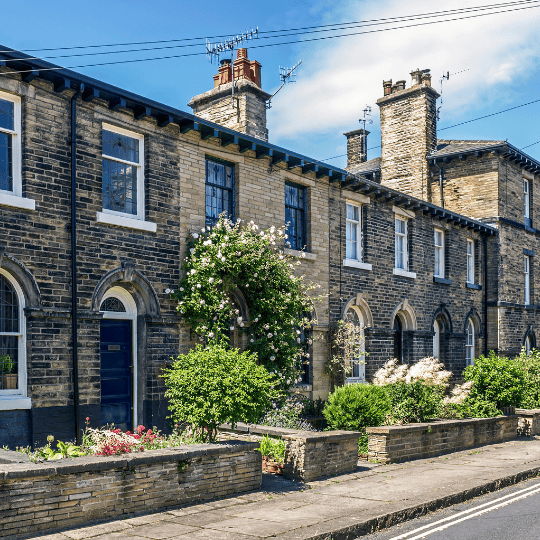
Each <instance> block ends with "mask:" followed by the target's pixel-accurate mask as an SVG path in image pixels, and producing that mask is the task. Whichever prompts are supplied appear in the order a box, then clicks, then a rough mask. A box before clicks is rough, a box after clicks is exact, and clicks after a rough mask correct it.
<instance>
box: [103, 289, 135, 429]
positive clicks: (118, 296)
mask: <svg viewBox="0 0 540 540" xmlns="http://www.w3.org/2000/svg"><path fill="white" fill-rule="evenodd" d="M100 311H101V312H102V313H103V319H102V320H101V321H100V379H101V409H100V411H101V412H100V424H101V425H106V424H114V425H115V427H117V428H121V429H123V430H128V429H133V428H134V427H135V423H136V419H137V380H136V377H137V345H136V344H137V340H136V336H137V306H136V304H135V301H134V300H133V297H132V296H131V295H130V294H129V293H128V292H127V291H126V290H125V289H124V288H122V287H118V286H116V287H112V288H110V289H109V290H108V291H107V292H106V293H105V295H104V296H103V299H102V301H101V306H100Z"/></svg>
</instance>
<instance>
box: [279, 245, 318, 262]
mask: <svg viewBox="0 0 540 540" xmlns="http://www.w3.org/2000/svg"><path fill="white" fill-rule="evenodd" d="M283 252H284V253H285V255H291V256H292V257H298V258H300V259H308V260H309V261H316V260H317V255H315V253H308V252H307V251H301V250H299V249H291V248H285V249H284V251H283Z"/></svg>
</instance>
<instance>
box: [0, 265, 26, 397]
mask: <svg viewBox="0 0 540 540" xmlns="http://www.w3.org/2000/svg"><path fill="white" fill-rule="evenodd" d="M25 330H26V323H25V319H24V296H23V294H22V290H21V289H20V287H19V285H18V284H17V282H15V281H14V280H12V279H11V277H10V275H9V274H8V273H7V272H5V271H4V270H2V269H1V268H0V376H1V378H0V394H2V395H4V394H15V395H26V354H25V352H26V351H25V348H26V347H25V337H26V332H25Z"/></svg>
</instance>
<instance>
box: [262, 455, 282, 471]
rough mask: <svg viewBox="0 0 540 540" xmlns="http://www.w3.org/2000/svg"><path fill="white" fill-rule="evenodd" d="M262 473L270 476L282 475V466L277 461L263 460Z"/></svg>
mask: <svg viewBox="0 0 540 540" xmlns="http://www.w3.org/2000/svg"><path fill="white" fill-rule="evenodd" d="M263 471H264V472H267V473H272V474H282V473H283V464H282V463H278V462H277V461H269V460H268V459H267V458H263Z"/></svg>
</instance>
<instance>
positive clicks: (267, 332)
mask: <svg viewBox="0 0 540 540" xmlns="http://www.w3.org/2000/svg"><path fill="white" fill-rule="evenodd" d="M286 241H287V234H286V233H285V229H284V228H283V227H281V228H279V227H270V228H269V229H268V230H261V231H259V227H258V226H257V225H256V224H255V223H254V222H253V221H251V222H250V223H248V224H245V225H243V224H242V223H241V221H240V220H238V221H237V222H236V223H231V222H230V221H228V220H227V219H225V217H223V216H222V217H221V218H220V219H219V221H218V222H217V223H216V224H215V225H214V226H213V227H212V228H210V227H206V228H204V229H202V230H201V231H200V233H193V234H192V235H191V237H190V238H189V239H188V254H187V256H186V257H185V259H184V263H183V272H184V277H183V278H182V280H181V282H180V285H179V288H178V290H177V291H175V292H174V293H173V297H174V298H175V299H176V300H177V302H178V308H177V309H178V312H179V313H181V314H182V315H183V316H184V318H185V320H186V321H187V322H188V323H189V324H190V326H191V328H192V329H193V331H194V332H195V334H196V335H197V336H198V338H199V339H200V341H201V342H205V343H207V344H212V343H214V344H217V343H221V342H224V341H225V342H228V341H230V336H231V332H233V331H236V330H239V331H241V332H245V333H246V334H247V338H248V339H247V347H246V349H247V350H248V351H249V352H252V353H256V354H257V356H258V359H259V361H260V362H261V363H262V364H264V365H265V366H266V368H267V369H268V371H269V372H270V373H272V374H275V375H276V377H277V380H278V381H277V385H278V386H279V387H280V388H281V389H282V390H283V391H288V389H289V388H290V387H291V386H292V385H294V384H295V383H296V382H298V381H299V379H300V376H299V373H300V366H301V363H302V361H303V360H304V359H305V358H307V357H309V352H308V351H307V350H306V347H305V342H306V341H307V342H308V343H309V342H310V341H311V340H310V339H307V340H306V338H305V336H304V330H305V329H306V328H308V327H309V326H310V325H311V324H312V322H313V321H312V320H311V317H309V316H307V315H306V314H307V313H311V312H312V311H313V305H312V302H313V301H314V300H316V298H315V297H311V298H310V296H309V293H310V291H312V290H313V289H314V288H315V287H316V286H315V285H313V284H307V283H305V282H304V281H303V276H298V275H296V274H295V267H297V266H298V265H299V264H300V261H299V260H296V258H294V257H291V256H288V255H287V254H285V252H284V249H283V247H284V245H285V243H286ZM238 290H239V291H241V294H242V295H243V297H244V298H245V301H246V303H247V307H248V309H249V313H250V320H249V321H247V320H244V316H245V315H244V316H243V315H242V313H241V312H240V309H239V306H238V305H237V303H236V302H235V300H234V292H235V291H238Z"/></svg>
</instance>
